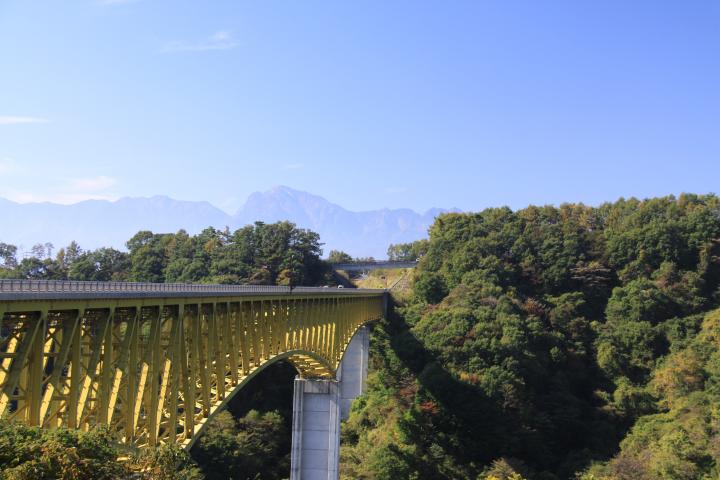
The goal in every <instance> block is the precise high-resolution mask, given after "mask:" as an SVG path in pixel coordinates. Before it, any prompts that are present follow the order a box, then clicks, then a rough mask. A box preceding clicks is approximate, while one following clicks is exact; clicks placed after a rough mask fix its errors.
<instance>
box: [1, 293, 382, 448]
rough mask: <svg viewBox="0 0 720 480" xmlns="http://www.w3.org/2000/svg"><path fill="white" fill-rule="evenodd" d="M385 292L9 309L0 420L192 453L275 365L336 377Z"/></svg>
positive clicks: (30, 303)
mask: <svg viewBox="0 0 720 480" xmlns="http://www.w3.org/2000/svg"><path fill="white" fill-rule="evenodd" d="M383 308H384V302H383V295H382V293H368V294H366V295H365V294H353V295H338V294H332V295H331V294H324V293H323V292H320V293H312V294H311V293H308V294H302V293H301V294H292V295H287V296H278V295H269V296H262V295H254V296H247V295H245V296H238V297H233V296H228V295H224V296H217V297H213V296H212V295H207V296H203V297H197V296H196V297H192V296H190V297H182V296H179V297H178V296H176V297H145V296H142V295H138V297H137V298H107V299H103V298H87V299H84V298H78V296H75V297H73V298H68V299H57V298H55V299H51V300H42V299H28V300H22V299H20V300H18V299H13V300H0V415H5V416H6V418H8V419H9V420H11V421H17V422H23V423H26V424H28V425H37V426H41V427H43V428H57V427H60V426H64V427H68V428H79V429H87V428H90V426H91V425H95V424H106V425H108V426H109V427H110V429H111V431H113V432H115V433H116V434H117V436H118V438H120V439H122V440H123V441H124V442H126V443H128V444H133V445H135V446H137V447H140V448H142V447H145V446H149V445H155V444H158V443H179V444H181V445H183V446H185V447H189V446H191V445H192V443H193V442H194V441H195V440H196V439H197V437H198V436H199V435H200V433H201V432H202V430H203V428H204V426H205V425H206V423H207V421H208V419H209V418H211V417H212V416H213V415H214V414H215V413H216V412H218V411H220V410H222V409H223V408H224V407H225V405H226V404H227V402H228V401H229V400H230V398H232V397H233V395H235V393H237V392H238V391H239V390H240V389H242V388H243V387H244V386H245V385H246V384H247V383H248V382H249V381H250V380H251V379H252V378H253V377H254V376H255V375H257V374H258V373H259V372H260V371H262V370H263V369H264V368H266V367H267V366H268V365H271V364H272V363H275V362H278V361H281V360H285V361H289V362H290V363H291V364H293V365H294V366H295V368H296V369H297V370H298V372H299V373H300V375H302V376H305V377H322V378H333V377H334V376H335V373H336V370H337V368H338V366H339V364H340V361H341V359H342V355H343V353H344V352H345V350H346V348H347V345H348V343H349V341H350V339H351V338H352V336H353V334H354V332H355V331H356V330H357V329H358V328H360V327H361V326H362V325H364V324H366V323H368V322H371V321H374V320H378V319H380V318H381V317H382V316H383V314H384V312H383Z"/></svg>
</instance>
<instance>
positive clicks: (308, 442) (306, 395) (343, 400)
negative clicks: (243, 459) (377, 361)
mask: <svg viewBox="0 0 720 480" xmlns="http://www.w3.org/2000/svg"><path fill="white" fill-rule="evenodd" d="M369 342H370V334H369V331H368V330H367V328H366V327H363V328H361V329H360V330H359V331H358V332H357V333H356V334H355V336H354V337H353V339H352V341H351V342H350V344H349V345H348V348H347V350H346V351H345V355H344V356H343V361H342V363H341V365H340V368H339V369H338V374H337V377H338V380H322V379H312V378H299V377H298V378H296V379H295V392H294V395H293V430H292V451H291V454H290V480H337V479H338V478H339V463H340V421H341V419H345V418H347V415H348V413H349V411H350V405H351V404H352V401H353V400H354V399H355V398H357V397H358V396H359V395H360V394H361V393H362V392H363V390H364V385H365V379H366V378H367V364H368V346H369Z"/></svg>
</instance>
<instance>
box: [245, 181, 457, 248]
mask: <svg viewBox="0 0 720 480" xmlns="http://www.w3.org/2000/svg"><path fill="white" fill-rule="evenodd" d="M443 211H446V210H441V209H431V210H429V211H428V212H427V213H425V214H419V213H417V212H414V211H413V210H409V209H404V208H403V209H392V210H391V209H383V210H372V211H366V212H351V211H349V210H346V209H344V208H343V207H341V206H339V205H336V204H334V203H330V202H329V201H327V200H325V199H324V198H322V197H319V196H317V195H313V194H310V193H307V192H301V191H298V190H293V189H292V188H289V187H275V188H273V189H271V190H269V191H267V192H262V193H261V192H256V193H253V194H252V195H250V197H248V199H247V202H246V203H245V205H244V206H243V207H242V208H240V210H238V212H237V213H236V214H235V219H236V220H237V223H238V224H245V223H250V222H252V221H255V220H262V221H264V222H275V221H278V220H290V221H292V222H294V223H296V224H297V225H299V226H301V227H304V228H309V229H311V230H314V231H316V232H318V233H320V235H321V239H322V241H323V242H324V243H325V253H327V252H329V251H330V249H339V250H344V251H346V252H348V253H349V254H351V255H353V256H362V257H366V256H373V257H375V258H385V257H386V252H387V247H388V245H389V244H391V243H399V242H410V241H413V240H418V239H420V238H425V237H426V236H427V229H428V227H429V226H430V225H431V224H432V222H433V220H434V218H435V217H436V216H437V215H438V214H440V213H442V212H443Z"/></svg>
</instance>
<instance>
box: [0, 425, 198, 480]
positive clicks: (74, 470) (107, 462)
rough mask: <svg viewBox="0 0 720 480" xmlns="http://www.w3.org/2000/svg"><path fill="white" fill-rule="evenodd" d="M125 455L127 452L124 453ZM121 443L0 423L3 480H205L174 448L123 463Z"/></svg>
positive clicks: (100, 435)
mask: <svg viewBox="0 0 720 480" xmlns="http://www.w3.org/2000/svg"><path fill="white" fill-rule="evenodd" d="M123 453H124V452H123ZM120 454H121V451H120V450H119V447H118V443H117V441H116V440H115V439H114V438H113V437H112V436H111V435H110V433H109V431H108V430H107V429H104V428H100V427H98V428H96V429H93V430H90V431H89V432H83V431H79V430H68V429H65V428H60V429H55V430H47V429H40V428H37V427H26V426H23V425H18V424H15V423H10V422H6V421H4V420H1V421H0V479H2V480H55V479H58V480H120V479H125V478H130V475H131V474H132V472H133V471H134V472H141V473H135V474H134V476H133V478H137V480H171V479H172V480H176V479H177V480H202V478H203V477H202V475H201V474H200V472H199V470H198V468H197V467H196V466H195V465H194V464H193V463H192V460H191V459H190V457H189V456H188V455H187V453H185V451H183V450H182V449H181V448H180V447H178V446H176V445H172V446H170V445H169V446H163V447H160V448H158V449H154V450H149V451H147V452H146V453H144V454H143V455H141V456H139V457H135V456H132V457H131V458H130V459H129V460H128V461H123V462H121V461H119V460H118V457H119V455H120Z"/></svg>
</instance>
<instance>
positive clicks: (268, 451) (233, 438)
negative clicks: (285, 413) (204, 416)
mask: <svg viewBox="0 0 720 480" xmlns="http://www.w3.org/2000/svg"><path fill="white" fill-rule="evenodd" d="M289 435H290V432H289V431H288V429H287V427H286V426H285V424H284V420H283V417H282V416H281V415H280V414H278V413H275V412H267V413H262V414H261V413H259V412H257V411H256V410H251V411H250V412H248V413H247V414H246V415H245V416H244V417H241V418H239V419H235V418H233V416H232V415H231V414H230V413H229V412H226V411H225V412H220V413H219V414H218V415H217V416H216V417H215V418H214V419H213V420H212V422H211V423H210V425H208V429H207V431H206V432H205V433H204V434H203V436H202V439H201V440H200V442H199V444H198V446H197V447H196V448H195V449H194V451H193V456H194V457H195V459H196V460H197V461H198V462H199V463H200V464H201V465H202V467H203V473H204V474H205V478H207V479H208V480H225V479H237V480H246V479H253V480H254V479H281V478H287V475H288V472H289V471H290V463H289V455H288V454H287V451H289V448H288V447H289Z"/></svg>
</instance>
